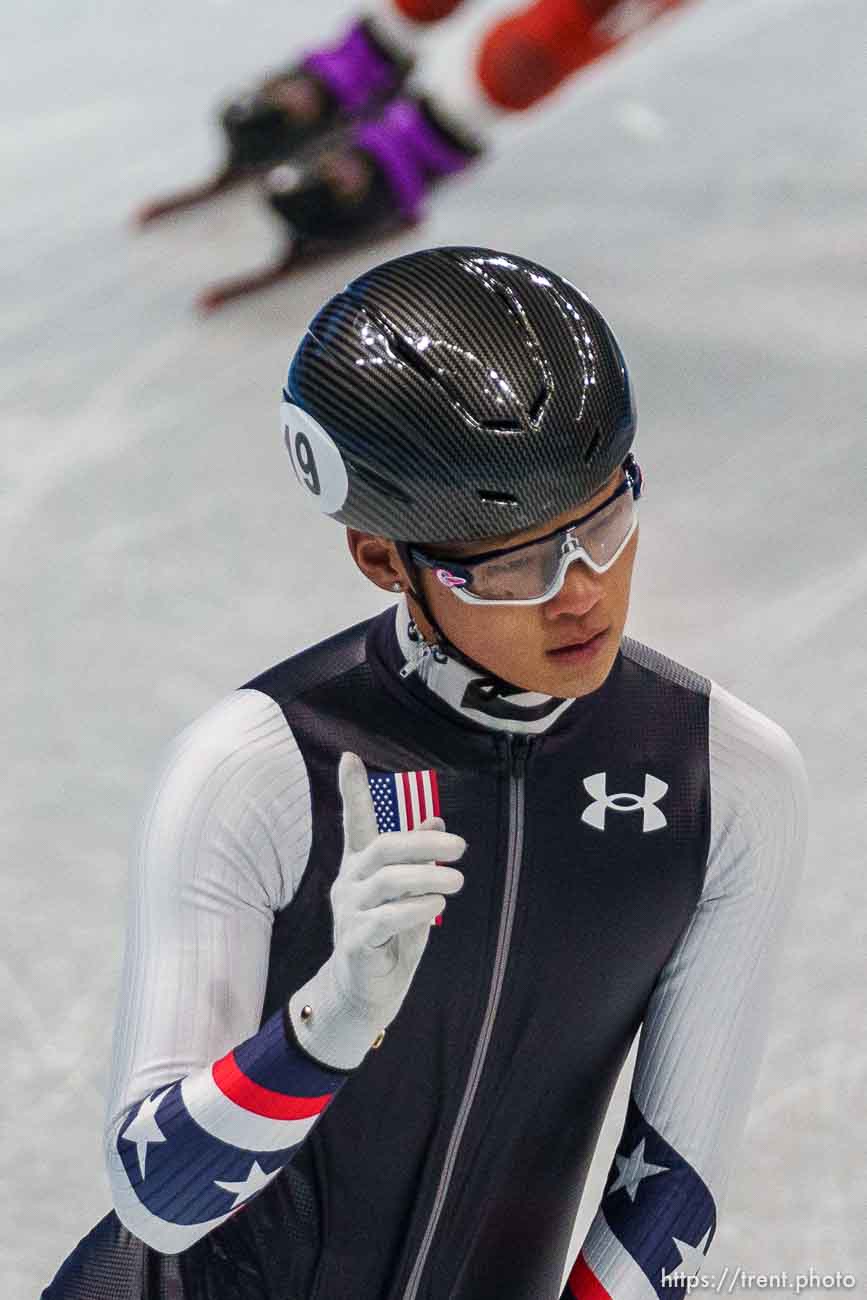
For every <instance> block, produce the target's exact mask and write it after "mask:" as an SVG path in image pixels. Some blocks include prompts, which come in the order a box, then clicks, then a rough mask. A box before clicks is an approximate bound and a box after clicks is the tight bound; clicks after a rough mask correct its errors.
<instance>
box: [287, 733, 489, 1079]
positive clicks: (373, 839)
mask: <svg viewBox="0 0 867 1300" xmlns="http://www.w3.org/2000/svg"><path fill="white" fill-rule="evenodd" d="M337 776H338V783H339V786H340V795H341V798H342V800H343V860H342V862H341V864H340V871H339V872H338V874H337V878H336V879H335V881H334V884H333V885H332V886H331V893H330V897H331V907H332V911H333V914H334V952H333V953H332V954H331V956H330V957H329V958H328V960H327V961H326V962H325V964H324V965H323V966H322V967H321V968H320V970H319V971H318V972H317V973H316V975H314V976H313V978H312V979H311V980H308V982H307V983H306V984H305V985H304V987H303V988H301V989H299V990H298V991H297V992H296V993H293V995H292V997H291V998H290V999H289V1015H290V1018H291V1020H292V1024H293V1027H294V1029H295V1035H296V1037H297V1039H298V1042H299V1043H300V1044H301V1046H302V1047H303V1048H304V1049H305V1051H307V1052H309V1053H310V1055H311V1056H313V1057H315V1058H316V1060H318V1061H321V1062H322V1063H323V1064H324V1065H326V1066H328V1065H330V1066H334V1067H336V1068H337V1069H342V1070H349V1069H353V1068H354V1067H355V1066H356V1065H358V1064H360V1062H361V1061H362V1059H363V1058H364V1056H365V1055H366V1053H367V1052H368V1051H369V1050H370V1048H371V1046H372V1045H373V1041H374V1039H375V1038H376V1037H377V1036H378V1035H379V1033H380V1031H383V1030H385V1028H386V1027H387V1026H388V1025H389V1024H390V1023H391V1021H392V1020H393V1019H394V1017H395V1016H396V1015H397V1013H398V1011H399V1010H400V1007H401V1004H402V1003H403V999H404V998H405V997H406V994H407V991H408V989H409V986H410V984H411V983H412V978H413V975H414V974H415V972H416V969H417V968H418V964H419V962H420V961H421V957H422V953H423V952H424V950H425V945H426V944H427V941H428V936H429V934H430V926H431V922H432V921H433V920H434V918H435V917H436V916H438V915H439V913H440V912H442V911H444V909H445V905H446V902H445V897H444V895H446V894H454V893H457V891H458V890H459V889H461V888H462V886H463V883H464V877H463V875H462V873H461V872H460V871H456V870H454V869H453V868H452V867H443V866H438V865H437V862H438V861H439V862H444V861H445V862H454V861H455V860H456V859H457V858H459V857H461V855H462V854H463V852H464V850H465V849H466V847H467V844H466V840H464V839H463V837H462V836H460V835H451V834H450V833H449V832H447V831H446V830H445V822H444V821H443V819H442V818H441V817H428V818H427V819H426V820H425V821H423V822H422V823H421V824H420V825H419V826H417V827H416V828H415V829H414V830H411V831H385V832H383V833H380V831H379V829H378V827H377V824H376V813H375V812H374V809H373V799H372V797H371V794H370V786H369V784H368V780H367V771H366V769H365V766H364V763H363V762H362V761H361V759H360V758H359V757H358V755H357V754H352V753H350V752H348V751H347V752H345V753H343V754H342V755H341V758H340V766H339V768H338V774H337ZM304 1008H309V1009H310V1010H309V1013H305V1015H303V1016H302V1009H304Z"/></svg>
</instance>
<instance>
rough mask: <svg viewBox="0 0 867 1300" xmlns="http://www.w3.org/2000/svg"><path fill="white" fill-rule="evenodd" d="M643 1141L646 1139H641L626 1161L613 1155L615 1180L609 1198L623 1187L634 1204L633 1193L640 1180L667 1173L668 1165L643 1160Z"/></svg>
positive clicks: (622, 1157)
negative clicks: (615, 1172) (615, 1166)
mask: <svg viewBox="0 0 867 1300" xmlns="http://www.w3.org/2000/svg"><path fill="white" fill-rule="evenodd" d="M645 1141H646V1138H642V1139H641V1141H640V1142H639V1144H638V1146H637V1147H636V1148H635V1150H634V1151H633V1152H632V1154H631V1155H630V1156H629V1158H628V1159H627V1157H626V1156H618V1155H615V1157H614V1159H615V1161H616V1162H617V1180H616V1182H613V1183H612V1184H611V1189H610V1191H609V1192H608V1195H609V1196H610V1195H611V1193H612V1192H617V1191H619V1190H620V1188H621V1187H624V1188H625V1189H626V1191H627V1193H628V1195H629V1197H630V1199H631V1200H632V1201H633V1202H634V1201H635V1193H636V1192H637V1191H638V1187H639V1184H640V1183H641V1181H642V1179H644V1178H649V1177H650V1176H651V1174H665V1173H668V1170H669V1167H668V1165H652V1164H650V1163H649V1162H648V1161H646V1160H645V1159H644V1143H645Z"/></svg>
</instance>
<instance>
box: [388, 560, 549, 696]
mask: <svg viewBox="0 0 867 1300" xmlns="http://www.w3.org/2000/svg"><path fill="white" fill-rule="evenodd" d="M395 546H396V547H397V552H398V554H399V555H400V558H401V559H402V560H403V564H404V568H405V569H406V571H407V573H408V574H409V576H410V582H412V581H413V579H417V575H418V569H417V568H416V565H415V561H414V560H413V559H412V557H411V556H410V553H409V546H408V545H407V543H406V542H395ZM419 586H421V583H420V582H419ZM407 594H408V595H410V596H412V597H413V599H414V600H415V601H416V602H417V604H418V605H419V606H420V608H421V611H422V613H423V614H424V616H425V618H426V619H427V621H428V623H430V625H431V627H432V628H433V629H434V631H435V632H436V634H437V637H438V640H437V641H435V642H433V646H434V648H439V649H440V650H441V651H442V652H443V653H444V654H447V655H448V656H449V658H450V659H457V660H458V662H459V663H462V664H464V665H465V666H466V667H467V668H472V669H473V671H474V672H480V673H484V675H485V679H486V680H485V685H486V687H488V688H489V690H490V694H491V695H515V694H516V693H518V692H524V691H526V689H527V688H526V686H518V685H517V684H516V683H515V682H510V681H507V680H506V679H505V678H504V677H500V675H499V674H498V673H495V672H494V670H493V669H492V668H488V667H487V666H486V665H485V664H480V663H479V661H478V660H477V659H472V658H471V657H470V656H469V655H468V654H465V653H464V651H463V650H461V648H460V647H459V646H456V645H455V644H454V642H453V641H450V640H449V638H448V637H447V636H446V634H445V632H444V631H443V630H442V628H441V627H440V625H439V623H438V622H437V621H436V619H435V618H434V616H433V613H432V612H431V608H430V605H429V604H428V602H427V600H426V598H425V596H424V594H423V593H422V592H420V591H416V589H415V587H414V586H410V587H408V588H407ZM419 632H421V629H419ZM428 644H431V643H430V642H429V643H428Z"/></svg>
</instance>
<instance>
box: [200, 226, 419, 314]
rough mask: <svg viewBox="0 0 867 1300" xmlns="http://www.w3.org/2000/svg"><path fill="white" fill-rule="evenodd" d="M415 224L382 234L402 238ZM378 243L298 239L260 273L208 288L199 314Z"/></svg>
mask: <svg viewBox="0 0 867 1300" xmlns="http://www.w3.org/2000/svg"><path fill="white" fill-rule="evenodd" d="M415 224H416V223H415V222H405V223H401V224H400V225H399V226H394V225H390V226H389V227H388V229H387V230H386V231H383V232H382V235H385V236H387V237H393V236H396V235H400V234H402V233H404V232H405V231H406V230H409V229H410V228H412V226H414V225H415ZM382 235H381V236H380V237H382ZM377 242H378V240H377V238H376V236H375V235H373V234H368V235H366V236H364V237H363V238H360V239H353V240H344V241H341V242H339V243H331V242H326V241H324V240H301V239H296V240H294V241H293V242H292V243H291V244H289V246H288V248H287V251H286V252H285V253H284V255H283V256H282V257H281V258H280V259H279V260H278V261H276V262H273V263H272V264H271V265H270V266H264V267H262V268H261V270H258V271H251V272H249V273H248V274H247V275H239V276H237V277H235V278H233V279H231V280H221V281H218V282H217V284H213V285H211V286H209V288H207V289H205V290H204V292H203V293H200V294H199V296H198V298H197V299H196V306H197V307H198V309H199V311H201V312H205V313H210V312H213V311H217V310H218V309H219V308H220V307H222V306H224V305H225V304H226V303H227V302H233V301H234V300H236V299H238V298H247V297H249V296H250V295H251V294H254V293H258V292H259V290H260V289H267V288H269V287H270V286H271V285H272V284H277V283H279V281H281V280H285V279H286V278H287V277H288V276H290V275H292V273H293V272H294V271H297V270H300V269H301V268H302V267H307V266H313V265H319V264H320V263H322V262H331V261H337V260H338V259H339V258H341V257H346V256H348V255H349V254H350V253H355V252H358V251H359V249H362V248H369V247H371V246H372V245H373V244H375V243H377Z"/></svg>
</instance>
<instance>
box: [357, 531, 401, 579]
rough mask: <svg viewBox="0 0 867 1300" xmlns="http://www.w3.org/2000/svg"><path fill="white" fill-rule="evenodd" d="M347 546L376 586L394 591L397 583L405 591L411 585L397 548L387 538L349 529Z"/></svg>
mask: <svg viewBox="0 0 867 1300" xmlns="http://www.w3.org/2000/svg"><path fill="white" fill-rule="evenodd" d="M346 544H347V546H348V547H349V552H350V554H351V556H352V558H353V560H354V561H355V563H356V564H357V566H358V568H359V569H360V570H361V572H362V573H363V574H364V576H365V578H367V579H369V581H370V582H372V583H373V584H374V586H376V587H381V588H382V590H383V591H394V590H395V583H400V586H401V587H402V588H403V589H404V590H406V588H407V587H409V586H410V585H411V584H410V580H409V576H408V574H407V572H406V570H405V569H404V567H403V563H402V561H401V558H400V556H399V555H398V553H397V547H396V546H395V544H394V542H392V541H390V540H389V539H388V538H387V537H377V536H376V534H374V533H363V532H360V531H359V529H357V528H347V530H346Z"/></svg>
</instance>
